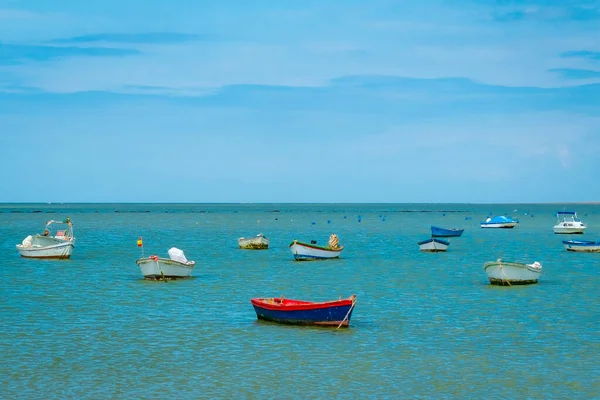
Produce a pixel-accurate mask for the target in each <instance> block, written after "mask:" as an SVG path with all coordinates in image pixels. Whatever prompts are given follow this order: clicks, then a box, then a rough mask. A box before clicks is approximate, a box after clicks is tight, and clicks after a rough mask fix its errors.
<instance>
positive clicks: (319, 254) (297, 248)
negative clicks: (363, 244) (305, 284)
mask: <svg viewBox="0 0 600 400" xmlns="http://www.w3.org/2000/svg"><path fill="white" fill-rule="evenodd" d="M312 242H314V243H312ZM312 242H311V243H310V244H309V243H303V242H300V241H298V240H295V239H294V241H293V242H292V243H290V250H291V251H292V254H293V255H294V259H295V260H296V261H306V260H326V259H331V258H338V257H339V256H340V254H341V252H342V250H343V249H344V247H343V246H340V245H339V240H338V237H337V236H336V235H335V234H332V235H331V236H330V237H329V243H328V245H327V246H317V244H316V242H315V241H312Z"/></svg>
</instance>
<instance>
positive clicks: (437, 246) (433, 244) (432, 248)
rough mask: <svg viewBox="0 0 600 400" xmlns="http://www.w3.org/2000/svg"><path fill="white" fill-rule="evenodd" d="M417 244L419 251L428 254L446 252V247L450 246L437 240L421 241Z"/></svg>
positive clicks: (448, 243)
mask: <svg viewBox="0 0 600 400" xmlns="http://www.w3.org/2000/svg"><path fill="white" fill-rule="evenodd" d="M418 244H419V248H420V249H421V251H428V252H438V251H446V250H448V246H450V242H447V241H445V240H442V239H437V238H431V239H427V240H423V241H421V242H419V243H418Z"/></svg>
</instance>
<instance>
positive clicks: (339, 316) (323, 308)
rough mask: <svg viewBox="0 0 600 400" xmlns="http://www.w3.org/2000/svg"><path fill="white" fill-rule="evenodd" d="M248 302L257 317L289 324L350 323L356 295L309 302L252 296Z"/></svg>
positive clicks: (343, 324)
mask: <svg viewBox="0 0 600 400" xmlns="http://www.w3.org/2000/svg"><path fill="white" fill-rule="evenodd" d="M250 302H251V303H252V306H253V307H254V311H256V317H257V318H258V319H262V320H266V321H273V322H279V323H281V324H291V325H322V326H336V327H342V326H344V327H347V326H348V325H350V318H351V317H352V310H353V309H354V304H356V295H352V296H350V297H349V298H347V299H341V300H334V301H326V302H311V301H302V300H292V299H284V298H283V297H280V298H276V297H271V298H254V299H251V300H250Z"/></svg>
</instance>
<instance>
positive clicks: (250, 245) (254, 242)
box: [238, 236, 269, 250]
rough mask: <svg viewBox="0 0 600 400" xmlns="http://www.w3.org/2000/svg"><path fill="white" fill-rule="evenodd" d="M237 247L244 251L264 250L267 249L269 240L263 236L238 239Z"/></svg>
mask: <svg viewBox="0 0 600 400" xmlns="http://www.w3.org/2000/svg"><path fill="white" fill-rule="evenodd" d="M238 246H239V247H240V249H245V250H266V249H268V248H269V239H268V238H266V237H264V236H255V237H251V238H239V239H238Z"/></svg>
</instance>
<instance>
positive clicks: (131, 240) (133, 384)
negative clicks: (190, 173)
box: [0, 204, 600, 399]
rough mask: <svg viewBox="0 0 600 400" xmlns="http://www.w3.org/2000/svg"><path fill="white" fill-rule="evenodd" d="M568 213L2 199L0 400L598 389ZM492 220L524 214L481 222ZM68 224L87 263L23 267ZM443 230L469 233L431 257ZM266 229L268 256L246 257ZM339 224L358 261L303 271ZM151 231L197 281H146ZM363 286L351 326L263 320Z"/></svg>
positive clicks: (589, 215)
mask: <svg viewBox="0 0 600 400" xmlns="http://www.w3.org/2000/svg"><path fill="white" fill-rule="evenodd" d="M563 208H564V205H530V204H529V205H471V204H462V205H457V204H452V205H443V204H442V205H441V204H393V205H289V204H286V205H282V204H273V205H264V204H261V205H206V204H199V205H169V204H163V205H158V204H151V205H149V204H102V205H100V204H77V205H68V204H61V205H54V204H52V205H48V204H28V205H23V204H20V205H17V204H4V205H1V206H0V211H2V212H1V213H0V238H1V239H0V243H1V245H2V251H1V252H0V265H1V266H2V269H1V273H2V280H1V282H0V317H1V321H2V322H1V331H0V332H1V335H0V349H1V351H2V356H1V358H0V377H1V378H0V382H2V386H1V392H2V395H0V397H3V398H78V399H83V398H93V399H104V398H139V399H143V398H211V397H212V398H214V397H221V398H240V397H241V398H324V397H332V396H333V397H344V398H351V397H352V398H357V397H359V398H365V397H373V398H392V397H394V398H398V397H401V398H438V399H439V398H562V399H566V398H571V399H572V398H598V397H600V379H599V377H600V362H599V355H600V333H599V332H600V299H599V294H600V290H599V289H600V254H580V253H568V252H567V251H565V249H564V247H563V246H562V243H561V240H562V239H565V238H573V237H572V236H571V237H569V236H564V235H560V236H559V235H554V234H553V233H552V226H553V225H554V223H555V217H554V212H555V211H558V210H562V209H563ZM567 209H574V210H575V211H577V212H578V214H579V216H580V217H581V219H582V220H583V221H584V222H586V223H588V224H589V229H588V231H587V232H586V233H585V235H583V236H580V235H577V236H576V237H577V238H585V239H600V206H598V205H576V206H568V205H567ZM276 210H277V211H278V212H275V211H276ZM407 211H411V212H407ZM422 211H428V212H422ZM490 213H492V214H494V215H498V214H507V215H511V216H513V217H518V218H519V220H520V221H521V223H520V225H519V226H518V227H517V228H516V229H513V230H495V229H491V230H485V229H481V228H479V225H478V223H479V221H481V220H483V219H485V217H486V216H487V215H489V214H490ZM67 216H69V217H71V219H72V221H73V223H74V227H75V234H76V237H77V246H76V248H75V250H74V253H73V256H72V258H71V259H70V260H54V261H51V260H31V259H23V258H20V257H19V255H18V253H17V251H16V249H15V244H17V243H20V242H21V240H23V238H25V237H26V236H27V235H28V234H32V233H39V232H41V231H42V230H43V227H44V224H45V222H46V221H47V220H50V219H60V220H62V219H64V218H66V217H67ZM359 218H360V222H359ZM313 222H314V224H313ZM430 225H438V226H442V227H448V228H451V227H462V228H465V229H466V230H465V233H464V234H463V236H462V237H460V238H452V239H451V245H450V248H449V251H448V252H447V253H437V254H427V253H421V252H419V248H418V246H417V242H418V241H419V240H422V239H425V238H427V237H428V236H429V233H430V231H429V228H430ZM259 232H262V233H264V234H265V235H266V236H267V237H269V238H270V239H271V248H270V249H269V250H266V251H245V250H239V249H237V238H238V237H240V236H250V235H256V234H257V233H259ZM331 233H336V234H337V235H338V236H339V237H340V243H341V244H342V245H344V246H345V250H344V252H343V253H342V257H343V258H342V259H339V260H331V261H321V262H304V263H299V262H295V261H293V258H292V255H291V253H290V251H289V249H288V244H289V243H290V242H291V240H292V239H294V238H297V239H304V240H311V239H316V240H318V242H319V243H321V244H325V243H326V242H327V239H328V237H329V235H330V234H331ZM139 236H143V238H144V249H145V252H146V255H148V254H150V253H151V254H158V255H162V256H167V250H168V249H169V248H170V247H172V246H176V247H179V248H180V249H182V250H184V251H185V254H186V256H187V257H188V259H192V260H195V261H196V267H195V270H194V272H193V275H194V278H193V279H190V280H186V281H175V282H168V283H164V282H148V281H144V280H142V279H141V273H140V270H139V268H138V267H137V265H136V264H135V260H136V259H137V258H139V256H140V249H139V248H138V247H137V246H136V240H137V238H138V237H139ZM500 257H502V258H503V259H505V260H516V261H525V262H533V261H536V260H537V261H540V262H541V263H542V264H543V268H544V270H543V274H542V276H541V279H540V283H539V284H537V285H529V286H521V287H496V286H491V285H489V283H488V281H487V277H486V275H485V272H484V271H483V263H484V262H485V261H491V260H495V259H497V258H500ZM353 293H355V294H356V295H357V296H358V301H357V304H356V308H355V311H354V314H353V317H352V321H351V326H350V328H349V329H345V330H344V329H342V330H339V331H337V332H334V331H333V330H331V329H323V328H311V327H294V326H282V325H277V324H272V323H264V322H259V321H257V320H256V314H255V313H254V310H253V308H252V306H251V304H250V298H251V297H261V296H264V297H272V296H279V295H282V294H283V295H285V296H286V297H289V298H300V299H306V300H315V301H321V300H331V299H335V298H338V297H340V296H343V297H347V296H350V295H351V294H353Z"/></svg>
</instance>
